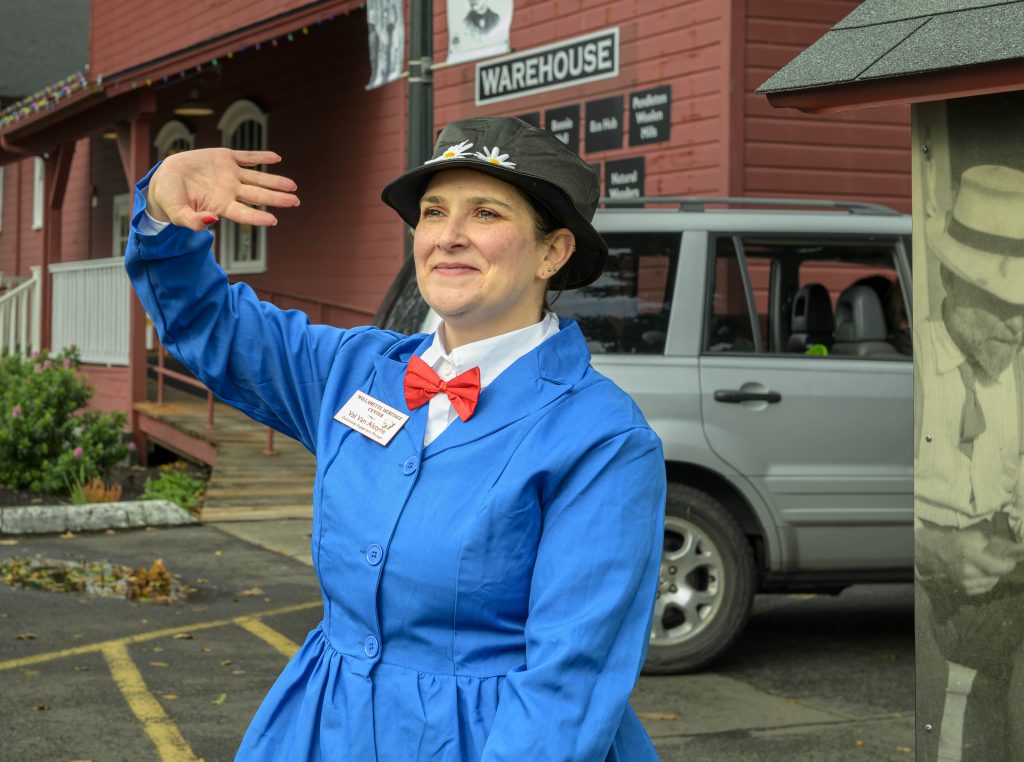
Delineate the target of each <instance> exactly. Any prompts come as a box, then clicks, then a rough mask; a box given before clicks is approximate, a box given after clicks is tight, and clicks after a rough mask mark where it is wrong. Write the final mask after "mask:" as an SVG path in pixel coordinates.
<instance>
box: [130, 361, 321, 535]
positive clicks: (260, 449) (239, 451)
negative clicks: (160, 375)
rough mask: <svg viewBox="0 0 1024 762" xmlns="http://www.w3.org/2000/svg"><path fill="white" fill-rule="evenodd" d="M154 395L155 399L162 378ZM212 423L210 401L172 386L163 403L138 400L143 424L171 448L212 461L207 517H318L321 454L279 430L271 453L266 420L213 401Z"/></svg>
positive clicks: (205, 508)
mask: <svg viewBox="0 0 1024 762" xmlns="http://www.w3.org/2000/svg"><path fill="white" fill-rule="evenodd" d="M149 386H150V387H152V388H151V389H150V390H149V391H150V394H149V395H148V396H149V397H150V398H151V399H155V398H156V381H154V380H152V379H151V380H150V381H149ZM213 405H214V424H213V426H207V402H206V399H205V397H198V396H196V395H194V394H190V393H188V392H185V391H181V390H180V389H176V388H174V387H173V386H171V385H169V384H168V385H167V386H166V387H165V389H164V402H163V403H162V404H160V403H157V402H137V403H135V405H134V408H135V411H136V413H138V421H139V429H140V431H141V432H142V433H143V434H144V435H145V436H146V437H147V438H148V439H151V440H152V441H154V442H157V443H158V444H160V445H161V446H163V447H166V448H167V449H169V450H172V451H173V452H176V453H178V454H180V455H183V456H185V457H187V458H190V459H192V460H198V461H200V462H203V463H206V464H208V465H210V466H211V467H212V471H211V474H210V482H209V484H208V485H207V490H206V501H205V503H204V506H203V512H202V520H203V521H204V522H213V521H218V522H219V521H261V520H268V519H289V518H303V519H309V518H311V517H312V515H313V508H312V505H313V477H314V475H315V472H316V459H315V458H314V457H313V455H312V454H311V453H310V452H309V451H308V450H306V448H304V447H303V446H302V445H300V444H299V443H298V442H296V441H294V440H292V439H289V438H288V437H285V436H282V435H280V434H277V435H276V436H275V437H274V440H273V454H272V455H268V454H266V450H267V432H268V429H267V427H266V426H264V425H262V424H260V423H257V422H256V421H253V420H252V419H251V418H249V417H248V416H246V415H245V414H243V413H241V412H239V411H237V410H235V409H234V408H232V407H230V406H228V405H225V404H223V403H221V402H214V403H213Z"/></svg>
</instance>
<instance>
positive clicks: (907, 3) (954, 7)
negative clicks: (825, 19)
mask: <svg viewBox="0 0 1024 762" xmlns="http://www.w3.org/2000/svg"><path fill="white" fill-rule="evenodd" d="M1008 2H1010V0H864V2H863V3H861V4H860V5H859V6H857V7H856V8H855V9H854V10H853V11H852V12H851V13H850V14H849V15H848V16H847V17H846V18H844V19H843V20H842V21H840V22H839V23H838V24H836V25H835V26H834V27H833V28H834V29H847V28H849V27H855V26H867V25H869V24H887V23H889V22H890V21H901V20H903V19H915V18H923V17H926V16H934V15H936V14H939V13H956V12H958V11H966V10H971V9H973V8H985V7H988V6H992V5H1006V4H1007V3H1008Z"/></svg>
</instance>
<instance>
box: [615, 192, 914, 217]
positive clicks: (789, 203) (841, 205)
mask: <svg viewBox="0 0 1024 762" xmlns="http://www.w3.org/2000/svg"><path fill="white" fill-rule="evenodd" d="M599 203H600V205H601V206H609V207H615V206H627V207H628V206H639V205H646V204H678V205H679V210H680V211H682V212H703V211H705V210H706V207H707V206H709V205H723V204H724V205H728V206H774V207H786V208H802V209H845V210H846V211H848V212H849V213H850V214H885V215H896V216H899V214H900V213H899V212H898V211H896V210H895V209H893V208H891V207H888V206H883V205H882V204H872V203H869V202H867V201H825V200H822V199H814V198H743V197H742V196H719V197H716V196H692V197H691V196H639V197H637V198H602V199H601V200H600V202H599Z"/></svg>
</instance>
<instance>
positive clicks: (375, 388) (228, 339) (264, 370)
mask: <svg viewBox="0 0 1024 762" xmlns="http://www.w3.org/2000/svg"><path fill="white" fill-rule="evenodd" d="M148 181H149V176H147V177H146V178H145V179H143V180H142V181H141V182H140V183H139V185H138V186H137V188H142V189H144V188H145V186H146V185H147V184H148ZM144 207H145V195H144V192H137V193H136V197H135V211H134V214H133V220H132V235H131V237H130V239H129V242H128V250H127V255H126V258H125V267H126V268H127V270H128V274H129V276H130V278H131V281H132V283H133V285H134V287H135V290H136V292H137V293H138V295H139V298H140V299H141V300H142V303H143V305H144V306H145V308H146V311H147V312H148V313H149V314H150V316H151V317H152V319H153V322H154V323H155V325H156V328H157V330H158V332H159V334H160V338H161V341H162V342H163V344H164V346H165V347H167V349H168V350H169V351H170V352H171V353H172V354H174V355H175V356H176V357H178V358H179V359H180V360H181V361H182V362H183V363H185V365H187V366H188V367H189V368H190V369H192V371H193V372H194V373H195V374H196V376H197V377H198V378H200V379H201V380H202V381H203V382H204V383H206V384H207V385H208V386H209V387H210V388H211V389H212V390H213V391H214V393H215V394H217V396H218V397H220V398H221V399H223V400H224V401H226V402H228V403H229V404H231V405H234V406H235V407H237V408H239V409H241V410H242V411H244V412H245V413H247V414H249V415H250V416H252V417H253V418H255V419H256V420H258V421H260V422H261V423H265V424H267V425H269V426H272V427H273V428H274V429H276V430H278V431H281V432H283V433H285V434H287V435H288V436H291V437H294V438H295V439H297V440H298V441H300V442H302V443H303V444H304V445H305V446H306V447H307V448H309V450H310V451H311V452H313V453H314V454H315V455H316V456H317V473H316V481H315V484H314V491H313V538H312V554H313V564H314V567H315V569H316V572H317V577H318V579H319V581H320V587H321V590H322V594H323V601H324V617H323V621H322V622H321V623H320V624H319V625H318V626H317V627H316V628H315V629H314V630H313V631H312V632H311V633H310V634H309V636H308V637H307V638H306V641H305V643H304V644H303V646H302V648H301V649H300V650H299V651H298V653H296V654H295V656H294V657H293V658H292V659H291V661H290V662H289V663H288V665H287V666H286V667H285V669H284V671H283V672H282V674H281V676H280V677H279V678H278V680H277V682H276V683H275V684H274V686H273V687H272V688H271V690H270V692H269V693H268V694H267V697H266V698H265V699H264V701H263V704H262V705H261V706H260V708H259V710H258V711H257V712H256V715H255V716H254V718H253V720H252V723H251V725H250V726H249V729H248V731H247V732H246V734H245V737H244V739H243V741H242V744H241V747H240V748H239V750H238V755H237V757H236V759H238V760H244V761H245V762H252V761H253V760H275V761H277V760H356V761H357V762H362V761H363V760H366V761H367V762H369V761H370V760H380V761H381V762H384V761H388V762H391V761H394V762H410V760H443V761H445V762H449V761H450V762H462V761H463V760H487V761H488V762H498V760H508V761H509V762H523V761H524V760H536V761H539V760H545V761H547V760H566V761H569V760H572V761H573V762H580V760H628V762H643V761H644V760H656V759H657V754H656V752H655V750H654V747H653V745H652V744H651V742H650V739H649V738H648V736H647V733H646V732H645V730H644V728H643V726H642V725H641V723H640V720H639V719H638V718H637V716H636V714H635V713H634V712H633V710H632V709H631V708H630V707H629V704H628V701H629V696H630V693H631V691H632V689H633V687H634V685H635V683H636V680H637V677H638V675H639V672H640V668H641V666H642V665H643V662H644V657H645V653H646V644H647V641H648V637H649V633H650V627H651V617H652V609H653V601H654V592H655V588H656V585H657V580H658V568H659V563H660V556H661V537H662V517H663V511H664V501H665V467H664V462H663V456H662V450H661V442H660V440H659V439H658V437H657V436H656V435H655V434H654V433H653V432H652V431H651V429H650V428H649V427H648V426H647V423H646V422H645V421H644V418H643V416H642V415H641V413H640V411H639V410H638V409H637V407H636V405H635V404H634V403H633V402H632V400H631V399H630V398H629V397H628V396H627V395H626V394H625V393H623V392H622V391H621V390H620V389H619V388H618V387H616V386H615V385H614V384H613V383H611V382H610V381H608V380H607V379H606V378H604V377H603V376H601V375H600V374H598V373H597V372H596V371H594V370H593V369H592V368H591V367H590V365H589V359H590V355H589V352H588V351H587V347H586V343H585V342H584V340H583V336H582V334H581V333H580V331H579V328H578V327H577V325H576V324H575V323H574V322H572V321H567V320H563V321H562V323H561V326H560V331H559V332H558V333H557V334H556V335H555V336H553V337H551V338H549V339H548V340H547V341H545V342H543V343H542V344H541V345H540V346H539V347H537V348H536V349H534V350H532V351H531V352H529V353H527V354H526V355H524V356H522V357H521V358H519V359H518V360H517V361H516V362H515V363H513V364H512V365H511V366H510V367H509V368H508V369H507V370H506V371H504V372H503V373H502V374H501V375H500V376H498V378H497V379H496V380H495V381H494V382H493V383H492V384H490V385H489V386H488V387H487V388H486V389H485V390H484V391H483V393H482V395H481V398H480V402H479V404H478V407H477V410H476V413H475V415H474V416H473V417H472V418H471V419H470V420H469V421H468V422H465V423H463V422H462V421H460V420H456V421H454V422H453V423H452V424H451V425H450V426H449V427H448V428H447V429H445V431H444V432H443V433H442V434H441V435H440V436H439V437H437V439H435V440H434V441H433V442H431V443H430V444H429V445H428V446H427V447H425V448H424V446H423V431H424V426H425V423H426V417H427V406H423V407H421V408H419V409H417V410H415V411H412V412H411V414H410V415H411V417H410V419H409V421H408V422H407V423H406V424H405V426H404V427H403V428H402V429H401V430H400V431H399V432H398V433H397V434H396V435H395V437H394V438H393V439H392V440H391V442H390V444H388V445H387V446H382V445H380V444H378V443H376V442H374V441H371V440H369V439H367V438H366V437H364V436H362V435H360V434H358V433H356V432H355V431H353V430H352V429H349V428H348V427H346V426H344V425H342V424H341V423H338V422H337V421H335V420H334V414H335V413H336V412H337V411H338V410H339V408H341V407H342V406H343V405H344V403H345V402H346V401H347V400H348V399H349V397H351V396H352V394H353V393H354V392H355V391H356V390H361V391H363V392H366V393H368V394H369V395H371V396H372V397H375V398H376V399H378V400H380V401H382V402H384V403H385V404H387V405H390V406H391V407H393V408H395V409H398V410H400V411H402V412H409V411H408V409H407V407H406V405H405V400H404V394H403V390H402V381H403V375H404V372H405V367H406V363H407V362H408V361H409V358H410V357H411V356H412V355H414V354H420V353H421V352H422V351H424V350H425V349H426V348H427V347H428V346H429V345H430V341H431V337H430V336H424V335H416V336H403V335H401V334H396V333H392V332H388V331H382V330H378V329H375V328H369V327H368V328H355V329H351V330H341V329H337V328H333V327H329V326H322V325H310V323H309V321H308V319H307V318H306V316H305V315H303V314H302V313H299V312H296V311H282V310H279V309H277V308H276V307H274V306H272V305H269V304H266V303H262V302H260V301H259V300H258V299H257V298H256V297H255V295H254V294H253V292H252V290H251V289H250V288H249V287H248V286H246V285H244V284H236V285H234V286H230V285H229V284H228V281H227V278H226V277H225V275H224V273H223V271H222V270H221V269H220V268H219V267H218V266H216V264H215V262H214V260H213V257H212V255H211V253H210V244H211V236H210V234H209V233H208V232H201V233H196V232H193V231H190V230H187V229H185V228H178V227H175V226H173V225H172V226H169V227H167V228H165V229H164V230H163V231H161V232H160V233H159V234H157V235H153V236H147V235H142V234H140V233H138V230H137V225H138V220H139V218H140V217H141V215H142V214H143V209H144Z"/></svg>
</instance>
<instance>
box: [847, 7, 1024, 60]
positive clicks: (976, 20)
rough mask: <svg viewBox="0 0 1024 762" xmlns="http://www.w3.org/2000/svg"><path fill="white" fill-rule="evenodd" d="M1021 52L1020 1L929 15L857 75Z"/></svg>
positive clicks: (1023, 35) (1003, 57)
mask: <svg viewBox="0 0 1024 762" xmlns="http://www.w3.org/2000/svg"><path fill="white" fill-rule="evenodd" d="M1022 55H1024V3H1013V4H1006V5H1000V6H997V7H991V8H984V9H979V10H972V11H966V12H964V13H951V14H943V15H940V16H935V17H933V18H932V19H931V20H930V21H928V23H927V24H925V25H924V26H922V27H921V28H920V29H919V30H918V31H917V32H916V33H915V34H912V35H911V36H910V37H909V38H908V39H907V40H905V41H904V42H903V43H902V44H901V45H900V46H899V47H897V48H895V49H894V50H893V51H892V52H891V53H889V54H888V55H887V56H885V57H884V58H882V59H881V60H879V61H878V62H876V63H875V64H874V65H872V66H871V67H870V68H868V69H867V70H866V71H865V72H864V73H863V74H862V79H874V78H878V77H898V76H901V75H903V74H916V73H919V72H924V71H934V70H936V69H948V68H950V67H954V66H971V65H973V64H980V63H989V62H991V61H1005V60H1007V59H1010V58H1020V57H1021V56H1022Z"/></svg>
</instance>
